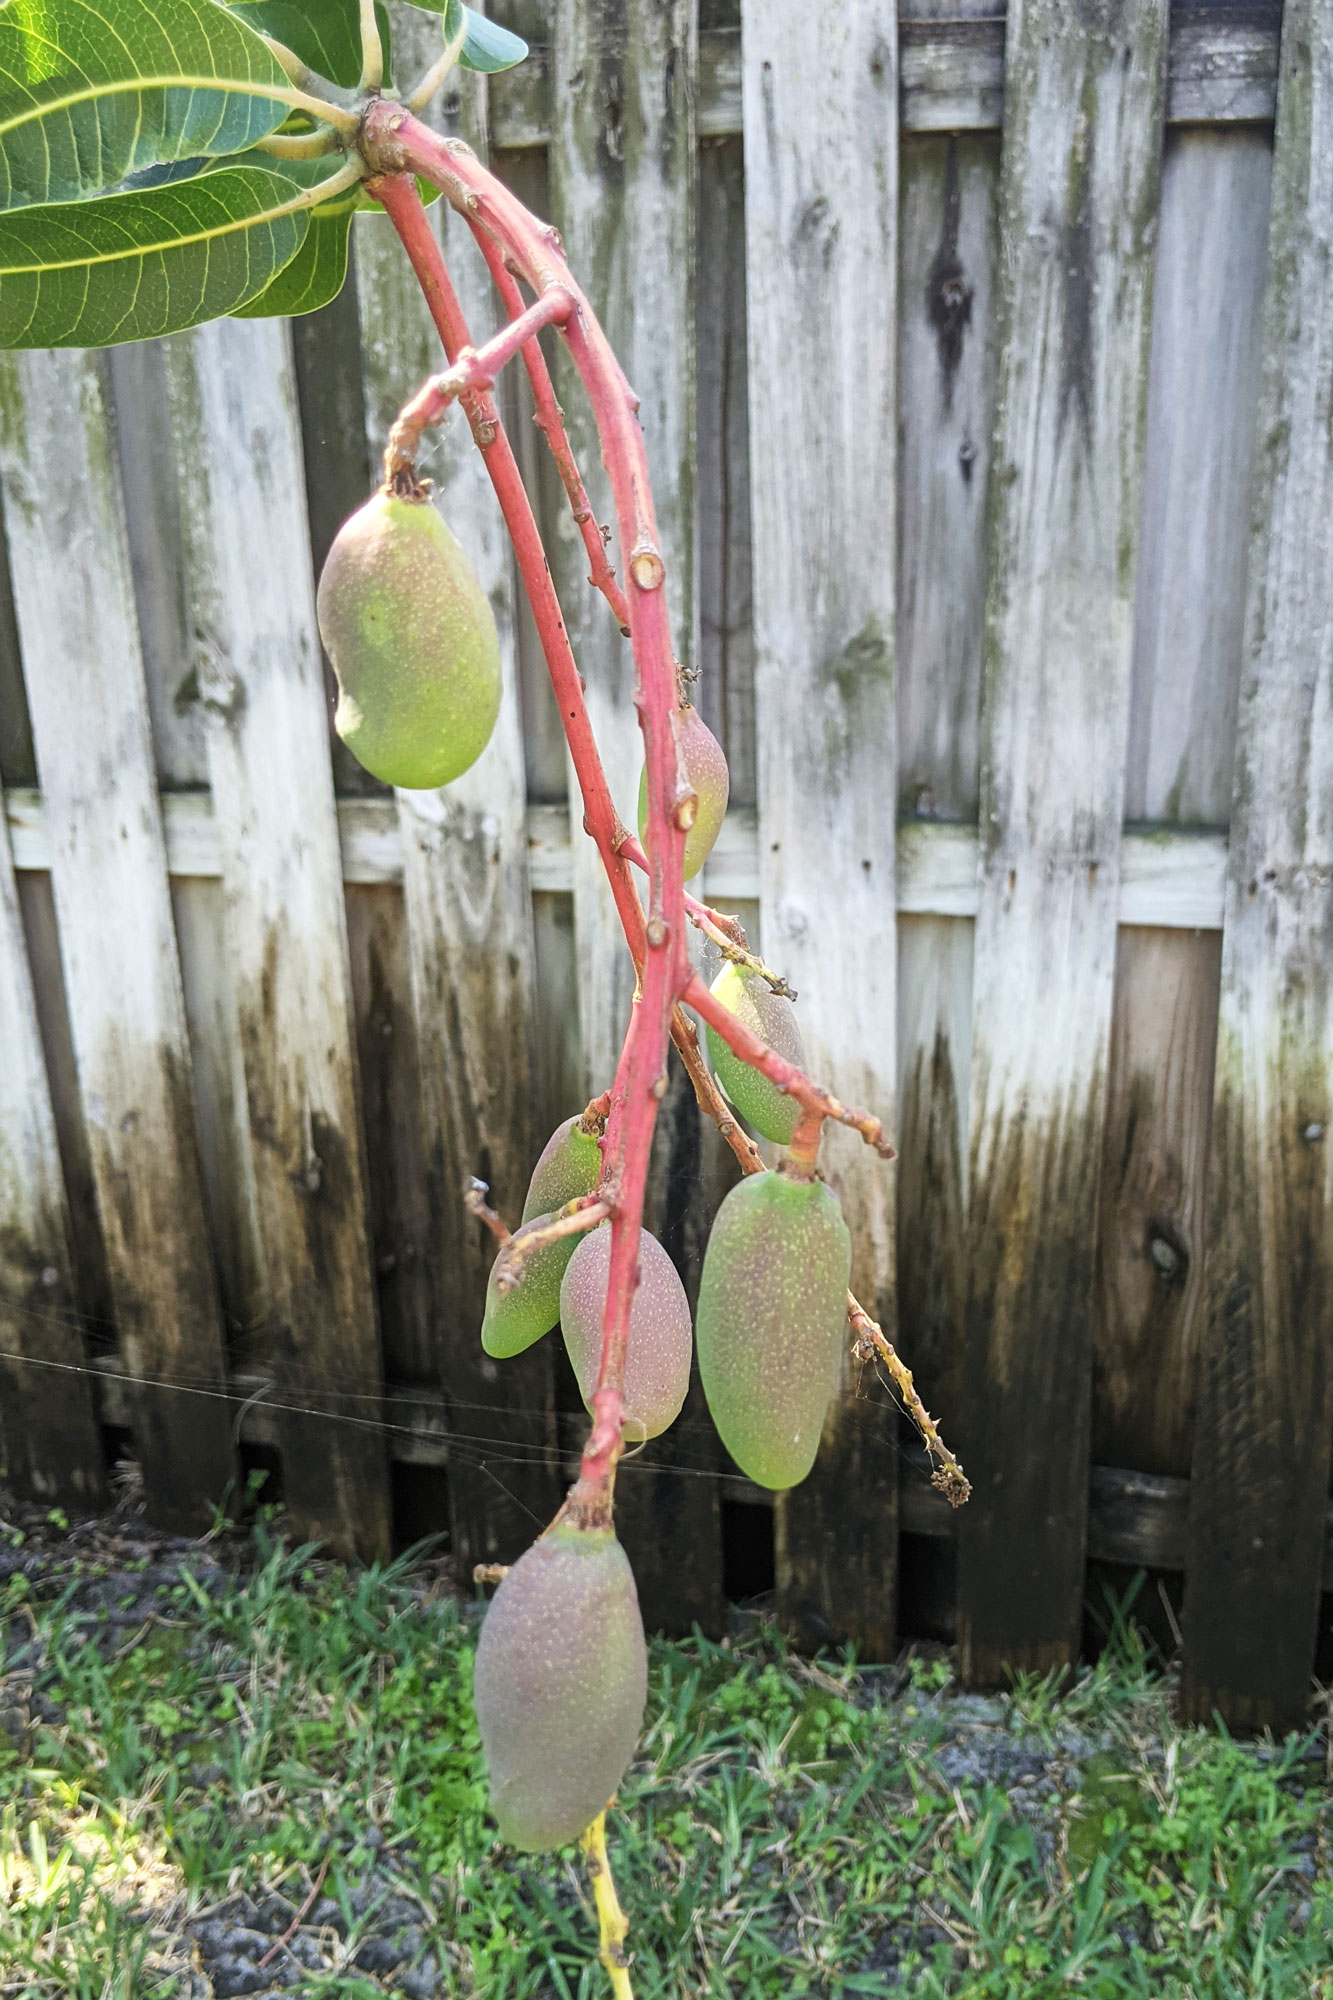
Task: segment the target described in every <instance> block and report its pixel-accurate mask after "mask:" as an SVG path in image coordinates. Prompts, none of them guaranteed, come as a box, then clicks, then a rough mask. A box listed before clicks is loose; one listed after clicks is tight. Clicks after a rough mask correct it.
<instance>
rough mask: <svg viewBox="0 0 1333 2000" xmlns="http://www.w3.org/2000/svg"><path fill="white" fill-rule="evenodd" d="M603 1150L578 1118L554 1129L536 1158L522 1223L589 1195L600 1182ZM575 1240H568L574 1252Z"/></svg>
mask: <svg viewBox="0 0 1333 2000" xmlns="http://www.w3.org/2000/svg"><path fill="white" fill-rule="evenodd" d="M601 1173H602V1149H601V1147H600V1146H599V1145H598V1143H597V1138H596V1135H595V1134H594V1133H591V1132H585V1131H584V1130H583V1128H582V1127H581V1125H580V1124H579V1121H578V1119H577V1118H566V1119H564V1120H563V1122H562V1123H561V1124H559V1125H557V1126H556V1128H555V1130H554V1132H552V1134H551V1136H550V1138H549V1139H548V1140H547V1141H546V1144H545V1145H544V1146H543V1147H542V1149H541V1152H540V1153H539V1154H538V1156H537V1164H536V1166H535V1167H534V1168H533V1170H532V1179H531V1180H530V1181H529V1182H528V1193H527V1199H526V1201H525V1202H524V1203H523V1220H524V1222H531V1220H532V1218H533V1216H534V1215H554V1214H555V1211H556V1210H557V1209H558V1208H563V1207H564V1205H565V1203H566V1202H567V1201H574V1200H576V1199H577V1198H578V1196H579V1195H583V1194H592V1192H593V1191H594V1189H595V1188H596V1186H597V1183H598V1181H599V1180H600V1179H601ZM577 1242H578V1238H577V1237H573V1236H571V1238H570V1239H569V1254H570V1255H571V1256H572V1255H573V1253H574V1248H575V1245H576V1244H577Z"/></svg>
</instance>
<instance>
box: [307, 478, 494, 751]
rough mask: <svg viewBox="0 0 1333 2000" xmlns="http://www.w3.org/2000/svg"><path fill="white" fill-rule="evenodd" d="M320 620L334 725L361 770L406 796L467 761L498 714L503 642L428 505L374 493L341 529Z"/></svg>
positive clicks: (468, 570) (326, 575)
mask: <svg viewBox="0 0 1333 2000" xmlns="http://www.w3.org/2000/svg"><path fill="white" fill-rule="evenodd" d="M317 611H318V615H319V630H320V636H321V637H322V639H323V641H324V646H325V649H326V651H327V653H328V656H329V658H330V660H331V661H332V662H333V670H334V672H335V673H336V674H337V676H338V689H339V694H338V708H337V712H336V714H335V716H334V727H335V728H336V729H337V731H338V734H339V736H341V738H342V740H343V742H344V743H345V744H346V745H347V747H348V749H349V750H350V751H351V752H352V754H353V756H354V757H355V758H356V759H357V761H358V763H360V764H363V765H364V766H365V768H366V770H367V771H369V772H370V773H371V774H372V776H374V777H376V778H382V779H383V780H384V781H385V783H386V784H390V785H401V786H403V787H404V788H405V789H406V790H408V791H429V790H432V789H433V788H434V787H435V786H437V785H447V784H448V783H449V782H450V780H451V779H453V778H457V777H459V776H461V774H462V773H463V772H464V771H466V770H468V769H469V767H470V766H471V765H473V764H475V763H476V761H477V759H478V757H480V755H481V753H482V751H483V750H484V749H485V748H486V745H487V743H488V742H489V741H490V737H491V731H492V730H493V729H494V727H495V718H496V716H497V715H498V714H499V712H500V641H499V636H498V634H497V632H496V629H495V619H494V617H493V615H492V613H491V607H490V605H489V603H488V602H487V599H486V593H485V591H484V590H483V589H482V587H481V585H480V583H479V582H478V581H477V578H476V576H475V575H474V573H473V570H472V567H471V564H470V563H469V562H468V559H467V557H466V555H465V554H464V553H463V550H462V548H461V547H460V545H459V543H458V542H457V541H456V540H455V538H454V536H453V535H452V534H451V533H450V532H449V529H448V528H447V527H446V526H445V524H444V522H443V521H442V520H441V519H440V516H439V515H438V514H437V513H436V511H435V509H434V507H433V506H432V505H431V503H430V501H429V500H427V499H426V498H424V496H423V498H421V499H420V500H407V499H400V498H398V497H397V496H396V495H394V494H390V493H383V492H381V493H376V494H375V496H374V498H373V499H370V500H368V501H367V502H366V504H365V506H364V507H361V508H359V509H358V510H357V512H356V513H355V514H353V515H352V516H351V517H350V519H349V520H346V521H344V522H343V525H342V527H341V528H340V529H339V530H338V533H337V534H336V535H335V537H334V540H333V546H332V548H331V549H330V550H329V553H328V557H327V559H326V560H325V563H324V569H323V572H322V574H321V576H320V579H319V594H318V600H317Z"/></svg>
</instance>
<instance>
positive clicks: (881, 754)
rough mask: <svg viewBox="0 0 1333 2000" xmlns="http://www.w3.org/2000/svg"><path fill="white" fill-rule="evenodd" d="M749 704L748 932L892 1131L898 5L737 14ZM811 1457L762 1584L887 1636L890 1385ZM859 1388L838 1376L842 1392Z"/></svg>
mask: <svg viewBox="0 0 1333 2000" xmlns="http://www.w3.org/2000/svg"><path fill="white" fill-rule="evenodd" d="M743 46H744V77H743V88H744V104H745V147H746V150H745V171H746V201H745V211H746V238H747V253H746V277H747V285H748V308H747V309H748V326H749V399H750V492H751V506H752V511H753V522H752V535H753V546H754V584H753V587H754V628H755V629H754V643H755V727H756V735H757V750H758V757H757V762H758V790H759V821H760V842H759V846H760V883H761V894H762V898H763V948H764V955H765V957H766V958H767V959H768V961H769V963H770V964H773V965H776V966H777V967H778V969H779V970H781V971H782V972H784V973H786V974H787V975H788V976H789V978H790V980H791V984H792V985H793V986H794V987H795V989H796V990H797V992H798V993H799V995H800V1001H799V1007H798V1013H799V1017H800V1021H801V1030H802V1035H803V1038H804V1042H805V1049H806V1054H807V1057H808V1059H809V1063H810V1066H811V1068H812V1069H813V1071H814V1073H815V1074H816V1075H817V1076H820V1077H822V1078H826V1079H827V1080H828V1082H829V1084H830V1086H831V1087H832V1088H833V1089H835V1090H836V1091H837V1092H838V1094H839V1095H840V1096H841V1097H842V1098H843V1099H844V1100H845V1101H848V1102H851V1103H858V1104H862V1105H866V1106H868V1107H869V1108H871V1109H873V1110H874V1111H875V1112H876V1113H877V1114H878V1115H879V1116H881V1117H882V1118H883V1119H884V1122H885V1126H886V1128H887V1129H888V1130H889V1131H892V1130H893V1096H894V1083H895V1080H896V1077H895V1072H896V1062H897V1054H896V1046H895V1017H894V990H895V978H896V945H895V938H894V908H895V900H896V898H895V886H894V862H895V839H894V827H895V818H896V784H895V770H896V742H895V737H896V730H895V717H894V569H895V548H896V544H895V525H894V523H895V460H896V449H895V447H896V435H895V430H896V423H897V416H896V409H895V399H894V377H895V355H894V343H893V341H892V340H885V339H883V338H882V337H881V335H880V332H879V329H881V328H884V327H891V326H893V325H894V324H895V320H896V313H895V297H896V279H897V222H898V185H897V166H898V147H897V119H896V112H897V76H898V70H897V20H896V16H895V14H894V10H893V8H892V7H891V6H888V5H883V6H864V7H858V8H856V9H855V10H852V9H846V10H843V11H842V12H841V13H840V14H839V15H838V16H836V17H835V16H832V15H830V14H822V15H812V14H811V13H810V11H809V9H807V8H804V7H801V6H799V5H795V4H792V5H785V4H784V5H769V4H765V5H747V7H746V8H745V10H744V14H743ZM827 1151H828V1161H827V1167H828V1171H829V1173H830V1176H831V1178H832V1180H833V1182H834V1184H835V1186H836V1187H837V1189H838V1192H839V1194H840V1197H841V1199H842V1202H843V1207H844V1212H845V1214H846V1216H847V1221H848V1225H849V1227H850V1229H851V1232H852V1241H853V1243H854V1244H855V1246H856V1256H855V1262H854V1265H853V1274H852V1283H853V1285H854V1286H855V1287H856V1288H858V1290H859V1291H860V1292H862V1293H863V1294H864V1303H865V1304H866V1305H867V1306H868V1307H869V1309H870V1310H871V1311H872V1312H874V1313H875V1314H876V1316H877V1317H883V1318H885V1319H886V1320H887V1321H888V1322H889V1324H890V1327H891V1325H892V1312H893V1303H894V1301H893V1215H894V1206H893V1199H894V1197H893V1173H892V1169H891V1168H889V1167H886V1166H885V1165H884V1164H883V1163H881V1162H878V1161H877V1160H876V1159H875V1157H874V1155H873V1154H871V1153H870V1152H869V1151H868V1150H866V1149H864V1148H862V1147H860V1145H859V1142H857V1141H856V1140H854V1139H853V1138H852V1137H851V1136H850V1135H849V1134H841V1133H839V1134H836V1135H835V1136H834V1137H833V1138H832V1139H831V1140H830V1141H829V1142H827ZM846 1367H847V1380H846V1383H845V1386H844V1390H843V1394H842V1395H841V1397H840V1398H839V1400H838V1402H837V1403H836V1404H835V1405H834V1408H833V1410H832V1411H831V1413H830V1417H829V1422H828V1424H827V1426H826V1429H825V1437H824V1443H823V1446H822V1448H821V1451H820V1457H819V1462H818V1464H817V1466H816V1468H815V1471H814V1473H813V1474H812V1475H811V1477H810V1479H809V1480H808V1481H807V1482H806V1483H805V1485H804V1486H802V1487H801V1488H800V1489H799V1490H798V1491H797V1492H795V1493H794V1494H792V1495H791V1496H790V1497H789V1498H787V1499H786V1500H785V1501H784V1502H783V1503H781V1504H780V1506H779V1511H778V1524H777V1533H778V1550H779V1578H778V1591H779V1601H780V1604H781V1605H782V1607H783V1610H784V1613H785V1615H786V1616H787V1617H788V1619H790V1620H792V1621H793V1622H795V1623H796V1624H797V1625H798V1626H799V1627H800V1628H801V1630H802V1631H803V1632H804V1633H805V1635H806V1636H807V1637H819V1638H821V1639H823V1638H828V1637H831V1636H834V1635H837V1634H843V1633H847V1632H850V1631H855V1632H856V1633H857V1635H858V1637H859V1638H860V1641H861V1643H862V1645H863V1646H864V1647H865V1648H866V1649H867V1650H868V1652H869V1653H870V1654H871V1655H872V1656H875V1657H882V1656H884V1655H886V1654H887V1653H888V1652H889V1651H890V1650H891V1648H892V1646H893V1644H894V1625H895V1570H896V1547H897V1509H896V1495H897V1463H896V1459H895V1456H894V1452H893V1448H892V1440H893V1436H894V1419H893V1415H892V1411H891V1406H890V1405H889V1404H888V1402H887V1399H886V1398H882V1396H881V1394H880V1393H879V1391H878V1385H877V1384H876V1385H875V1386H874V1388H872V1387H871V1383H870V1378H869V1373H868V1371H867V1373H866V1376H865V1379H864V1380H863V1381H862V1382H860V1383H858V1382H856V1380H855V1379H854V1377H855V1373H856V1372H858V1371H853V1369H852V1365H851V1363H850V1361H848V1363H847V1364H846ZM858 1389H859V1390H861V1392H862V1393H861V1394H860V1395H858V1393H857V1391H858Z"/></svg>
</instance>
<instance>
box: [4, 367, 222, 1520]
mask: <svg viewBox="0 0 1333 2000" xmlns="http://www.w3.org/2000/svg"><path fill="white" fill-rule="evenodd" d="M57 465H58V466H59V468H60V476H59V477H58V478H55V477H53V476H52V467H54V466H57ZM0 468H2V469H3V479H4V501H5V520H6V526H7V529H8V535H9V547H10V553H11V557H12V559H13V570H14V590H15V603H16V609H17V612H18V623H19V632H20V637H21V641H22V646H23V657H24V665H25V672H26V678H27V682H28V696H29V704H30V708H31V711H32V721H33V733H34V737H35V739H36V745H37V762H38V768H39V772H40V776H41V783H42V790H43V796H44V800H45V805H46V816H47V830H48V835H49V839H50V849H51V873H52V880H53V886H54V890H55V902H56V910H57V913H58V916H59V922H60V948H61V956H62V959H63V962H64V970H65V992H66V996H67V1000H68V1006H69V1018H70V1026H71V1030H72V1034H73V1041H74V1048H75V1053H76V1056H77V1060H78V1069H79V1089H80V1095H81V1099H82V1105H83V1113H84V1119H85V1123H86V1127H87V1132H88V1144H89V1151H90V1154H91V1159H92V1169H93V1175H94V1180H95V1183H96V1187H97V1197H98V1206H99V1210H100V1214H101V1221H102V1230H103V1235H104V1239H105V1244H106V1255H107V1265H108V1269H109V1274H110V1283H111V1292H112V1297H113V1300H114V1304H115V1316H116V1325H117V1330H118V1333H119V1336H120V1342H121V1349H122V1353H123V1355H124V1358H125V1362H126V1363H127V1365H128V1367H129V1369H130V1371H131V1372H132V1373H133V1374H134V1375H135V1376H137V1377H140V1378H142V1380H141V1381H140V1384H139V1386H138V1387H137V1389H136V1392H135V1398H134V1429H135V1442H136V1445H137V1448H138V1452H139V1456H140V1462H141V1465H142V1469H143V1476H144V1489H145V1494H146V1497H147V1500H148V1504H149V1507H150V1509H151V1510H152V1511H153V1513H154V1514H155V1516H156V1517H157V1518H158V1519H159V1520H161V1521H162V1522H163V1523H164V1524H166V1523H172V1524H176V1525H179V1526H196V1527H197V1526H198V1525H200V1524H201V1523H202V1524H207V1522H208V1521H209V1519H210V1518H211V1513H210V1509H211V1507H212V1505H213V1504H214V1503H216V1502H217V1501H219V1500H221V1498H222V1495H223V1490H224V1488H225V1487H226V1485H227V1482H228V1480H229V1479H230V1477H231V1474H232V1469H233V1458H232V1449H231V1441H230V1435H229V1415H228V1411H227V1408H226V1403H225V1400H224V1398H223V1392H224V1389H225V1382H224V1374H223V1351H222V1337H221V1327H220V1322H219V1315H218V1307H217V1296H216V1289H215V1282H214V1275H213V1266H212V1258H211V1255H210V1251H209V1244H208V1234H207V1227H206V1223H205V1217H204V1203H203V1195H202V1189H201V1185H200V1175H199V1161H198V1152H197V1145H196V1134H195V1123H194V1106H193V1101H192V1091H191V1078H190V1052H189V1047H188V1043H187V1039H186V1027H185V1014H184V1007H183V1004H182V998H181V983H180V972H179V967H178V964H177V958H176V942H175V937H174V935H173V932H172V923H171V903H170V897H169V893H168V887H167V869H166V853H165V847H164V843H163V838H162V823H161V819H160V817H159V813H158V805H157V792H156V787H155V784H154V778H153V761H152V750H151V745H150V741H149V729H148V710H147V703H146V699H145V693H144V680H143V666H142V660H141V656H140V650H139V636H138V629H137V624H136V620H135V611H134V597H133V590H132V586H131V580H130V565H129V555H128V550H127V547H126V541H125V529H124V513H123V502H122V495H121V487H120V480H119V474H118V468H117V464H116V455H115V449H114V445H113V442H112V439H111V434H110V429H109V426H108V421H107V412H106V404H105V399H104V394H103V384H102V377H101V375H100V373H99V370H98V368H97V365H96V364H95V363H94V362H93V361H92V360H91V359H89V358H88V357H85V356H82V355H78V354H71V353H61V354H56V355H47V354H25V355H21V356H19V357H17V358H16V359H14V360H12V361H8V362H6V364H5V367H4V371H3V377H2V378H0ZM186 1384H188V1385H189V1386H190V1387H191V1388H193V1389H196V1390H199V1389H202V1390H204V1391H212V1392H215V1395H216V1400H214V1398H213V1396H210V1395H209V1394H207V1393H206V1394H203V1395H198V1394H184V1393H180V1392H179V1391H178V1390H177V1389H176V1388H173V1386H171V1385H182V1387H183V1386H184V1385H186Z"/></svg>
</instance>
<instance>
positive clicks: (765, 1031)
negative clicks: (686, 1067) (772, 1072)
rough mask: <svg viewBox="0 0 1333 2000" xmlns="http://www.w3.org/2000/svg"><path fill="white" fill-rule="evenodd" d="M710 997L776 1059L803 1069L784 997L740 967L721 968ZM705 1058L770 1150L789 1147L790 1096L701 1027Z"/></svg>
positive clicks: (793, 1116) (794, 1106) (795, 1108)
mask: <svg viewBox="0 0 1333 2000" xmlns="http://www.w3.org/2000/svg"><path fill="white" fill-rule="evenodd" d="M711 991H712V993H713V997H714V998H715V999H717V1000H720V1001H721V1002H722V1005H723V1006H724V1007H725V1008H726V1009H727V1012H728V1013H730V1014H734V1015H735V1016H736V1019H737V1020H738V1021H739V1022H740V1023H741V1025H742V1027H745V1028H748V1029H749V1030H750V1033H751V1034H752V1035H758V1037H759V1039H760V1041H762V1042H767V1043H768V1046H769V1047H770V1048H771V1049H772V1050H773V1052H774V1054H775V1055H780V1056H782V1057H784V1058H785V1059H786V1061H788V1062H791V1063H795V1064H796V1067H797V1068H798V1069H804V1068H805V1050H804V1049H803V1048H802V1046H801V1030H800V1028H799V1027H798V1026H797V1022H796V1009H795V1008H794V1007H793V1006H792V1004H791V1001H790V1000H788V999H787V997H786V995H785V994H782V993H775V992H774V991H773V988H772V987H771V986H770V985H769V983H768V981H767V980H766V979H761V978H760V976H759V974H758V973H757V972H751V971H749V969H748V968H747V967H745V966H743V965H731V964H727V965H724V966H723V968H722V970H721V972H719V974H718V976H717V978H716V979H715V980H714V981H713V984H712V988H711ZM705 1032H706V1034H707V1037H708V1053H709V1056H710V1057H711V1059H712V1064H713V1073H714V1075H715V1076H716V1078H717V1080H718V1083H719V1085H720V1086H721V1090H722V1094H723V1096H724V1097H725V1098H726V1099H727V1101H728V1103H730V1104H733V1105H734V1106H735V1108H736V1110H737V1111H739V1112H740V1114H741V1117H742V1118H744V1119H745V1120H746V1122H747V1123H748V1124H750V1125H752V1126H753V1127H754V1129H755V1131H756V1132H758V1133H759V1134H760V1135H761V1136H762V1137H763V1138H765V1139H771V1140H772V1141H773V1143H774V1145H775V1146H789V1145H790V1144H791V1140H792V1134H793V1133H794V1132H795V1130H796V1124H797V1120H798V1119H799V1118H800V1115H801V1107H800V1105H799V1104H798V1103H797V1102H796V1099H795V1098H794V1097H789V1096H788V1095H787V1093H786V1092H785V1091H782V1090H779V1089H778V1087H777V1085H776V1084H775V1083H770V1082H769V1080H768V1078H767V1077H766V1076H763V1075H761V1074H760V1072H759V1071H758V1070H757V1069H752V1068H751V1066H750V1064H749V1063H747V1062H742V1061H741V1059H740V1057H739V1056H738V1055H734V1054H733V1053H732V1051H731V1050H730V1049H729V1048H728V1047H727V1045H726V1043H725V1042H724V1041H723V1039H722V1037H721V1035H719V1034H718V1033H717V1031H716V1029H714V1028H706V1030H705Z"/></svg>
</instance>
